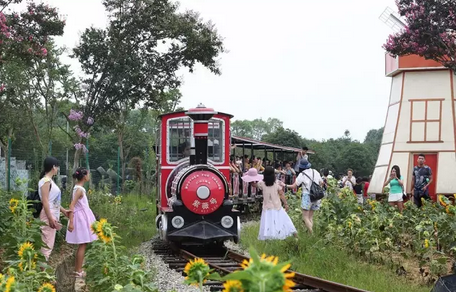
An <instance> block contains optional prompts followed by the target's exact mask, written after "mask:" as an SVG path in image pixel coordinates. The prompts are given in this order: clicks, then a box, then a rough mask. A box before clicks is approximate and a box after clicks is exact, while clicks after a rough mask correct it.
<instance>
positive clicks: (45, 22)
mask: <svg viewBox="0 0 456 292" xmlns="http://www.w3.org/2000/svg"><path fill="white" fill-rule="evenodd" d="M21 2H23V1H22V0H0V66H2V65H3V64H5V63H6V62H8V61H10V60H13V59H20V60H22V61H24V62H29V61H32V60H35V59H40V58H42V57H45V56H46V55H47V49H46V48H45V45H46V43H47V42H48V41H49V40H50V37H51V36H57V35H62V34H63V28H64V26H65V21H63V20H61V19H60V18H59V15H58V12H57V10H56V9H55V8H52V7H49V6H48V5H45V4H43V3H41V4H36V3H34V2H32V1H28V3H27V9H26V11H24V12H21V13H20V14H19V13H15V12H9V13H5V12H4V11H6V9H7V8H8V6H9V5H10V4H19V3H21ZM7 86H8V84H5V82H4V81H3V80H1V79H0V94H1V93H2V92H4V90H5V88H7Z"/></svg>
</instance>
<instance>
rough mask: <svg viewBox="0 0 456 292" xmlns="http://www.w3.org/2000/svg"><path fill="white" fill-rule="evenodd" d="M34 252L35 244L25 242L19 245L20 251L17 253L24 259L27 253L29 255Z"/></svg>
mask: <svg viewBox="0 0 456 292" xmlns="http://www.w3.org/2000/svg"><path fill="white" fill-rule="evenodd" d="M32 253H33V254H34V253H35V249H34V248H33V244H31V243H30V242H28V241H27V242H24V243H23V244H21V246H20V247H19V251H18V252H17V255H18V256H19V257H20V258H21V259H24V254H25V255H29V254H32Z"/></svg>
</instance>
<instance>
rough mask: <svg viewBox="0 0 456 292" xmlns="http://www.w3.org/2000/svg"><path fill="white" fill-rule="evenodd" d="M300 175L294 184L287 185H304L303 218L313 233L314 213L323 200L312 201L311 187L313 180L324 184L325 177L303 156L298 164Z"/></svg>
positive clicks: (302, 198) (289, 186) (290, 186)
mask: <svg viewBox="0 0 456 292" xmlns="http://www.w3.org/2000/svg"><path fill="white" fill-rule="evenodd" d="M298 167H299V175H298V177H297V178H296V181H295V182H294V183H293V184H292V185H286V187H287V188H295V187H296V186H302V197H301V209H302V220H303V221H304V224H305V225H306V227H307V229H308V230H309V232H310V233H312V227H313V214H314V211H317V210H319V209H320V203H321V200H318V201H315V202H311V201H310V195H309V193H310V187H311V186H312V181H314V182H315V183H316V184H318V185H320V186H322V184H323V179H322V178H321V175H320V173H319V172H318V171H316V170H315V169H312V168H310V167H311V164H310V162H309V161H308V160H307V159H305V158H302V159H301V160H300V161H299V164H298Z"/></svg>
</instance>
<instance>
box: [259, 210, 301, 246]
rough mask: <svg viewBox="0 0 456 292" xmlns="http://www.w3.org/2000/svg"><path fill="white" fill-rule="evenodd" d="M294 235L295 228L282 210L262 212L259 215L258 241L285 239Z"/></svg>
mask: <svg viewBox="0 0 456 292" xmlns="http://www.w3.org/2000/svg"><path fill="white" fill-rule="evenodd" d="M295 233H297V231H296V228H295V227H294V224H293V222H292V221H291V219H290V216H288V214H287V212H285V210H284V209H283V208H280V210H263V212H262V213H261V222H260V233H259V234H258V239H259V240H266V239H285V238H287V237H289V236H292V235H293V234H295Z"/></svg>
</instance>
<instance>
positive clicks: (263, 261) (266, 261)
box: [228, 254, 295, 291]
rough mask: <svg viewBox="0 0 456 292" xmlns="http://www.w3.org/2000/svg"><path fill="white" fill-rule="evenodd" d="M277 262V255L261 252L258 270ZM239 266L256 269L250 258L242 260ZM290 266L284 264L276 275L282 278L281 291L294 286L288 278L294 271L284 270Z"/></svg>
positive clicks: (274, 264) (291, 276)
mask: <svg viewBox="0 0 456 292" xmlns="http://www.w3.org/2000/svg"><path fill="white" fill-rule="evenodd" d="M278 262H279V258H278V257H275V256H269V257H268V256H266V255H265V254H262V255H261V257H260V266H261V267H260V270H264V269H270V268H273V267H275V266H277V264H278ZM241 267H242V268H243V269H244V270H247V269H250V268H252V270H255V269H256V267H255V264H254V261H253V260H252V259H250V260H249V261H247V260H244V261H243V262H242V264H241ZM257 267H258V266H257ZM290 267H291V264H286V265H284V266H283V267H282V268H281V269H280V274H278V275H277V277H278V278H281V279H282V280H283V282H282V283H283V285H282V291H291V287H294V286H295V283H294V282H293V281H292V280H290V279H291V278H293V277H294V276H295V273H294V272H291V273H286V271H287V270H288V269H289V268H290ZM228 291H230V290H228Z"/></svg>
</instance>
